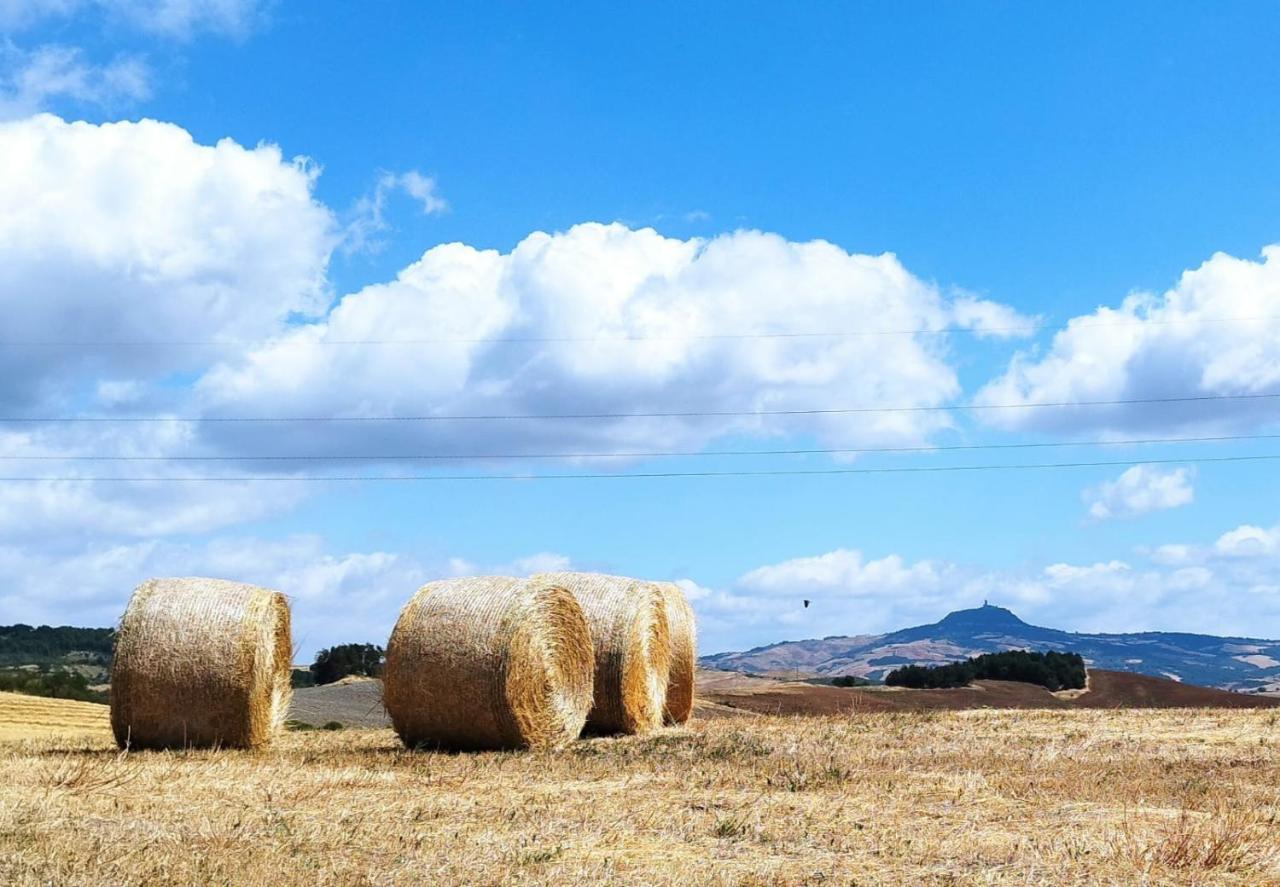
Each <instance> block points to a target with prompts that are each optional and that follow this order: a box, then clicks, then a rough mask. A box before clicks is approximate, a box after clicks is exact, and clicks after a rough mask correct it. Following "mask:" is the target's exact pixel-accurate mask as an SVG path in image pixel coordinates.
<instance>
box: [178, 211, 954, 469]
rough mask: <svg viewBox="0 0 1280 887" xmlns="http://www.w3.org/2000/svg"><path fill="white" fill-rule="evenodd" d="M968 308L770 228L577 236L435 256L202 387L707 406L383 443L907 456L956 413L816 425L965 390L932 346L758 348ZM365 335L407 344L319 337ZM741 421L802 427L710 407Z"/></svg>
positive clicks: (346, 435) (343, 442) (228, 365)
mask: <svg viewBox="0 0 1280 887" xmlns="http://www.w3.org/2000/svg"><path fill="white" fill-rule="evenodd" d="M965 305H966V306H968V308H967V309H966V310H969V309H971V307H972V306H971V305H970V303H968V302H966V303H965ZM955 310H956V309H955V305H954V304H953V303H952V302H951V301H950V300H949V299H948V298H947V297H946V296H945V295H944V294H943V293H942V292H940V291H939V289H938V288H937V287H935V286H933V285H931V284H929V283H926V282H924V281H922V280H920V279H918V278H916V277H914V276H913V275H912V274H911V273H910V272H909V271H908V270H907V269H906V268H905V267H903V265H902V264H901V262H899V261H898V259H897V258H896V257H894V256H893V255H889V254H886V255H880V256H868V255H857V254H850V253H847V252H845V251H844V250H842V249H840V248H839V247H837V246H835V245H833V244H830V243H825V242H822V241H815V242H810V243H795V242H790V241H787V240H785V239H783V238H781V237H779V236H777V235H773V234H765V233H761V232H757V231H740V232H736V233H732V234H725V235H721V236H718V237H714V238H711V239H707V240H703V239H696V238H695V239H691V240H680V239H674V238H669V237H664V236H662V235H660V234H658V233H657V232H655V231H653V230H652V229H639V230H635V229H630V228H627V227H625V226H623V225H620V224H610V225H604V224H581V225H577V226H574V227H573V228H571V229H569V230H568V231H565V232H561V233H554V234H549V233H541V232H539V233H534V234H531V235H529V236H528V237H526V238H525V239H524V240H522V241H521V242H520V243H519V244H517V245H516V247H515V248H514V249H513V250H512V251H511V252H509V253H500V252H497V251H495V250H479V249H475V248H474V247H471V246H467V245H465V244H458V243H455V244H445V245H442V246H438V247H434V248H432V249H430V250H428V251H427V252H426V253H425V254H424V255H423V256H422V258H421V259H419V260H418V261H417V262H415V263H414V264H413V265H411V266H409V267H408V268H406V269H404V270H403V271H402V272H401V273H400V274H399V276H398V277H397V278H396V280H394V281H391V282H389V283H383V284H375V285H372V286H368V287H366V288H365V289H363V290H360V291H359V292H357V293H354V294H352V295H349V296H347V297H346V298H344V299H343V300H342V301H341V303H340V304H339V305H337V307H335V308H334V310H333V311H332V312H331V313H330V314H329V316H328V317H327V318H325V320H324V321H322V322H319V323H315V324H311V325H307V326H304V327H300V328H297V329H294V330H292V331H290V332H289V333H288V334H287V335H284V336H282V337H281V338H280V339H279V340H278V341H276V342H274V343H272V344H270V345H268V346H266V347H263V348H260V349H257V350H254V351H251V352H250V353H248V354H246V355H244V356H243V357H240V358H236V359H229V360H226V361H225V362H224V363H222V364H221V365H220V366H218V367H216V368H215V369H213V370H212V371H210V372H209V373H208V374H206V375H205V377H204V378H203V379H202V380H201V382H200V384H199V393H200V397H201V400H202V404H203V408H204V409H205V410H206V411H207V412H208V413H209V414H211V415H220V414H228V413H230V412H233V411H234V412H236V413H248V414H251V415H273V414H279V413H280V412H282V411H287V412H290V413H294V414H299V413H306V414H320V415H341V416H358V415H396V414H400V415H439V416H446V415H451V414H457V415H468V414H485V415H540V414H582V413H593V414H594V413H609V414H616V413H623V414H629V413H650V412H685V413H694V414H698V415H685V416H671V417H658V418H630V417H623V418H612V419H577V420H572V419H559V420H543V421H522V422H521V423H519V425H518V426H517V425H514V424H507V425H505V426H501V428H500V431H499V430H498V426H495V425H493V424H492V423H486V422H480V421H471V422H456V421H435V422H421V423H402V424H400V425H397V426H396V427H380V428H379V440H380V442H381V443H382V445H383V447H384V448H385V449H388V450H394V449H396V448H401V449H404V448H409V449H418V450H422V449H427V448H430V449H432V450H434V451H439V452H450V451H452V452H462V453H465V452H467V451H471V452H475V451H477V450H487V451H492V450H493V449H494V447H495V446H498V445H500V446H501V447H502V448H504V449H512V448H515V449H518V450H528V449H543V448H547V447H553V448H554V447H566V446H575V447H587V448H605V449H609V450H613V449H617V448H623V447H637V446H659V445H660V446H662V447H663V448H673V447H688V446H698V445H700V444H702V443H704V442H706V441H708V440H711V439H713V438H715V437H718V436H721V435H725V434H730V433H740V434H751V435H757V436H775V435H783V434H791V433H801V434H803V433H809V434H812V435H815V436H816V437H817V438H819V439H821V440H823V441H825V442H828V443H832V444H849V445H852V444H877V443H909V444H914V443H920V442H922V441H924V440H926V439H927V438H928V436H929V435H930V434H931V433H933V432H936V431H938V430H940V429H942V428H944V427H947V426H948V425H949V423H950V418H949V417H948V416H947V415H946V414H945V413H943V412H930V411H916V412H912V411H902V412H883V413H876V412H871V413H866V412H861V413H850V414H824V413H823V411H824V410H829V409H831V408H833V407H834V408H840V407H854V408H857V407H867V406H872V407H874V406H880V405H883V406H890V407H932V406H937V405H941V404H945V403H948V402H949V401H951V400H952V399H954V398H955V397H956V396H957V395H958V394H959V391H960V386H959V383H958V382H957V379H956V374H955V371H954V370H953V368H952V366H951V363H950V361H949V355H948V353H947V351H946V347H945V343H944V342H942V341H941V340H940V339H939V338H938V337H935V336H925V335H879V336H877V335H870V336H866V335H863V336H858V335H853V336H840V335H837V336H832V337H829V338H827V337H818V338H813V337H804V338H799V339H797V338H785V337H783V338H751V336H752V335H753V334H759V333H765V334H771V333H797V332H798V333H814V332H818V333H823V332H836V333H840V332H857V331H866V330H868V329H869V328H872V329H892V330H918V329H928V328H938V327H942V326H947V325H949V324H952V323H955V322H956V317H955ZM965 322H973V321H972V319H969V318H967V319H966V321H965ZM365 340H378V341H382V342H385V341H387V340H409V341H408V342H407V343H406V344H401V345H396V344H384V345H380V346H366V347H344V346H341V345H326V343H341V342H349V341H365ZM494 340H507V341H494ZM510 340H516V341H510ZM739 411H745V412H754V411H789V412H791V413H792V415H787V416H773V417H770V416H759V415H750V416H725V415H703V414H705V413H723V412H739ZM218 431H219V433H220V434H222V435H224V437H223V442H224V443H225V444H226V445H228V446H235V447H244V446H246V445H247V444H246V442H245V440H243V439H242V438H236V439H231V438H230V435H233V434H239V435H242V434H244V433H245V429H231V428H220V429H218ZM353 433H359V434H364V432H363V431H360V430H359V429H356V430H355V431H353V430H352V429H351V428H349V427H347V428H343V427H340V426H335V427H326V428H324V429H307V431H306V435H307V441H308V443H309V445H310V446H312V447H313V448H320V449H321V450H324V449H330V448H332V449H338V450H341V449H347V450H348V451H349V450H350V449H351V448H352V446H353V445H354V443H355V441H354V440H353V439H352V437H351V435H352V434H353Z"/></svg>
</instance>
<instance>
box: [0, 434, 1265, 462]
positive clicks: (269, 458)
mask: <svg viewBox="0 0 1280 887" xmlns="http://www.w3.org/2000/svg"><path fill="white" fill-rule="evenodd" d="M1251 440H1280V434H1230V435H1217V436H1214V437H1141V438H1128V439H1120V440H1066V441H1036V442H1029V443H998V444H945V445H939V446H931V447H930V446H916V447H835V448H815V449H791V450H668V451H650V452H621V453H473V454H457V453H398V454H397V453H381V454H369V455H358V454H357V455H352V454H323V453H313V454H297V455H293V454H288V455H274V454H268V455H260V456H244V455H236V456H103V455H91V456H84V455H61V456H59V455H49V454H37V455H27V454H24V455H14V456H6V455H0V461H22V462H277V461H278V462H409V461H441V462H474V461H489V460H494V461H496V460H503V459H667V458H685V457H699V458H701V457H710V456H824V455H825V456H835V455H869V454H873V453H940V452H955V451H962V450H963V451H968V450H1024V449H1046V448H1064V447H1120V446H1137V445H1143V444H1183V443H1225V442H1228V441H1231V442H1239V441H1251Z"/></svg>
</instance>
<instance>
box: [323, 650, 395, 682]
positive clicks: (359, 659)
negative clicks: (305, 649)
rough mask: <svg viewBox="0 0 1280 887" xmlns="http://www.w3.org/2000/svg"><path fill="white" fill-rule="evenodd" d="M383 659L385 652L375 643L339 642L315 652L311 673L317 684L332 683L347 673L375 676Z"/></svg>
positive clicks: (380, 670)
mask: <svg viewBox="0 0 1280 887" xmlns="http://www.w3.org/2000/svg"><path fill="white" fill-rule="evenodd" d="M385 661H386V652H385V651H384V650H383V649H382V648H381V647H379V646H377V645H376V644H339V645H338V646H336V647H328V648H326V649H324V650H321V651H320V652H319V653H317V654H316V661H315V662H313V663H312V664H311V673H312V674H313V675H315V678H316V683H317V684H332V683H333V682H334V681H337V680H341V679H342V678H345V677H347V676H348V675H364V676H366V677H371V678H376V677H378V675H380V674H382V665H383V663H384V662H385Z"/></svg>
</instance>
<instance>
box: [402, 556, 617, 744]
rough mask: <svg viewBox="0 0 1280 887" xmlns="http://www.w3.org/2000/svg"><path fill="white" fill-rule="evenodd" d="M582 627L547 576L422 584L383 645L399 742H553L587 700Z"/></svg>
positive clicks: (569, 728) (579, 716)
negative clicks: (527, 578)
mask: <svg viewBox="0 0 1280 887" xmlns="http://www.w3.org/2000/svg"><path fill="white" fill-rule="evenodd" d="M592 665H593V659H592V650H591V634H590V631H589V629H588V628H587V622H586V619H585V617H584V616H583V614H582V608H581V607H579V606H578V603H577V601H576V600H574V597H573V595H572V594H570V593H569V592H568V591H567V590H566V589H565V588H563V587H561V586H559V585H557V584H556V583H553V582H546V581H539V580H523V579H510V578H507V577H503V576H479V577H473V578H467V579H446V580H441V581H438V582H429V583H427V584H426V585H424V586H423V587H422V588H421V589H419V590H418V593H417V594H415V595H414V596H413V598H412V599H411V600H410V601H409V603H408V604H406V605H405V608H404V610H403V611H402V612H401V614H400V619H399V620H398V621H397V622H396V627H395V630H394V631H393V632H392V633H391V640H390V641H389V642H388V644H387V664H386V668H385V669H384V670H383V690H382V692H383V701H384V702H385V704H386V706H387V713H388V714H390V715H391V722H392V725H393V726H394V727H395V729H396V732H397V733H398V734H399V735H400V739H401V740H402V741H403V742H404V744H405V745H407V746H409V747H411V748H412V747H415V746H431V747H443V748H452V749H459V750H472V749H503V748H556V747H559V746H562V745H564V744H566V743H568V742H571V741H572V740H574V739H576V738H577V737H578V735H579V734H580V733H581V732H582V727H583V724H584V723H585V721H586V718H587V710H588V709H589V708H590V707H591V698H592V697H591V689H592V688H591V674H592Z"/></svg>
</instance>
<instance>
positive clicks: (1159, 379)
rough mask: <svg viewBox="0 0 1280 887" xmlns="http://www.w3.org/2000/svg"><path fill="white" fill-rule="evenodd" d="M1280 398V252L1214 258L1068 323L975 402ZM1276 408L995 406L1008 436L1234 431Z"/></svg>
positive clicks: (1239, 404)
mask: <svg viewBox="0 0 1280 887" xmlns="http://www.w3.org/2000/svg"><path fill="white" fill-rule="evenodd" d="M1271 394H1280V244H1273V245H1271V246H1267V247H1265V248H1264V249H1263V250H1262V258H1261V260H1260V261H1254V260H1250V259H1242V258H1236V257H1235V256H1230V255H1226V254H1224V253H1218V254H1216V255H1214V256H1213V257H1212V258H1210V259H1209V260H1208V261H1206V262H1205V263H1204V264H1202V265H1201V266H1200V267H1198V268H1195V269H1193V270H1190V271H1186V272H1185V273H1184V274H1183V275H1182V277H1181V279H1180V280H1179V281H1178V283H1177V285H1176V286H1174V287H1173V288H1172V289H1170V290H1168V291H1167V292H1165V293H1163V294H1162V295H1157V294H1154V293H1146V292H1140V293H1134V294H1133V295H1130V296H1129V297H1127V298H1126V299H1124V300H1123V301H1122V302H1121V303H1120V305H1119V306H1118V307H1114V308H1112V307H1106V306H1104V307H1100V308H1098V310H1097V311H1095V312H1093V313H1092V314H1089V315H1084V316H1081V317H1076V318H1073V319H1071V320H1070V321H1069V322H1068V323H1067V325H1066V327H1065V328H1064V329H1062V330H1061V331H1060V332H1058V333H1057V335H1055V336H1054V338H1053V342H1052V344H1051V345H1050V346H1049V348H1048V350H1047V351H1046V352H1043V353H1040V352H1036V351H1027V352H1024V353H1020V354H1019V355H1017V356H1016V357H1015V358H1014V360H1013V361H1012V363H1011V364H1010V366H1009V367H1008V369H1007V371H1006V372H1005V373H1004V374H1003V375H1002V376H1000V377H999V378H997V379H995V380H994V381H992V382H991V383H989V384H988V385H987V386H986V387H984V388H983V389H982V390H981V391H979V392H978V394H977V396H976V398H975V400H976V402H977V403H978V404H1025V403H1046V402H1073V401H1116V400H1128V401H1133V400H1152V399H1159V398H1170V397H1199V396H1206V395H1208V396H1215V395H1271ZM1275 404H1276V401H1275V400H1274V399H1270V398H1266V397H1261V398H1259V397H1245V398H1237V399H1227V400H1208V401H1191V402H1183V403H1145V404H1144V403H1128V404H1117V405H1114V406H1093V407H1078V408H1075V409H1060V408H1054V409H1002V410H990V411H986V412H984V413H983V416H984V417H985V418H986V419H987V420H988V421H990V422H991V423H992V424H995V425H999V426H1001V427H1004V428H1010V429H1030V430H1038V431H1054V432H1071V433H1080V432H1086V431H1094V432H1131V431H1151V430H1157V431H1159V430H1164V431H1170V430H1178V429H1192V428H1233V427H1247V426H1250V425H1260V424H1264V423H1268V422H1271V421H1273V420H1274V416H1275Z"/></svg>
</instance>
